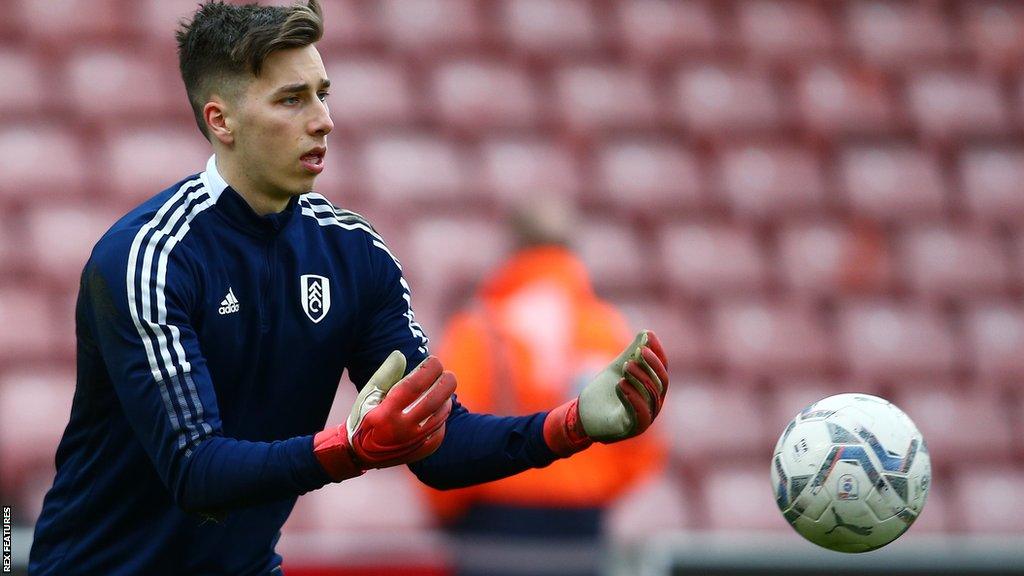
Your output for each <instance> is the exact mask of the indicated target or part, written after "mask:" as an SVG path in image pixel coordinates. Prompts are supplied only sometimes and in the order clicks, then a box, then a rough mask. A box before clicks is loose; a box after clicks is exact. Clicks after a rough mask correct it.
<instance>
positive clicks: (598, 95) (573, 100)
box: [555, 65, 660, 132]
mask: <svg viewBox="0 0 1024 576" xmlns="http://www.w3.org/2000/svg"><path fill="white" fill-rule="evenodd" d="M555 86H556V92H557V94H558V103H559V112H560V114H561V116H562V118H563V119H564V122H565V123H566V124H568V125H569V126H570V127H571V128H572V129H574V130H577V131H582V132H587V131H593V130H600V129H602V128H629V129H636V128H645V127H650V126H651V125H652V124H653V122H654V120H655V118H656V115H657V111H658V110H659V108H660V106H659V105H658V102H657V101H656V98H655V94H654V91H653V89H652V87H651V85H650V81H649V79H648V78H647V77H646V75H645V74H644V73H643V71H642V70H639V69H636V68H624V67H612V66H589V65H588V66H573V67H563V68H561V69H560V70H558V71H556V72H555Z"/></svg>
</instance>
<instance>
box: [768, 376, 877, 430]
mask: <svg viewBox="0 0 1024 576" xmlns="http://www.w3.org/2000/svg"><path fill="white" fill-rule="evenodd" d="M769 391H770V395H771V402H769V403H768V405H767V406H766V407H765V408H766V409H767V410H766V412H767V425H768V432H769V435H774V438H773V440H776V439H778V437H779V436H781V435H782V432H783V430H785V429H786V426H787V425H789V422H790V421H791V420H793V418H795V417H796V415H797V414H799V413H800V411H801V410H803V409H804V408H806V407H808V406H810V405H811V404H813V403H815V402H817V401H819V400H823V399H825V398H828V397H829V396H834V395H836V394H842V393H846V392H865V393H871V388H870V386H868V385H865V384H862V383H852V382H848V381H845V380H833V379H827V378H822V377H814V378H808V377H804V376H792V377H786V378H775V379H773V380H772V386H771V388H770V390H769Z"/></svg>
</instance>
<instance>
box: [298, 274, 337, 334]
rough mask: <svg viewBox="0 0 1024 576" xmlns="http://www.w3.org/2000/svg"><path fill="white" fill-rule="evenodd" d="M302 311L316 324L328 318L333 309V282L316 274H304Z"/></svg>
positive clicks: (302, 281)
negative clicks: (329, 311) (325, 317)
mask: <svg viewBox="0 0 1024 576" xmlns="http://www.w3.org/2000/svg"><path fill="white" fill-rule="evenodd" d="M301 284H302V309H303V310H305V312H306V316H308V317H309V319H310V320H312V321H313V323H314V324H316V323H317V322H320V321H321V320H323V319H324V316H327V311H328V310H330V309H331V281H330V280H328V279H327V278H324V277H323V276H317V275H316V274H303V275H302V277H301Z"/></svg>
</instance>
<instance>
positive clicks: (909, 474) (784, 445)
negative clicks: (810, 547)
mask: <svg viewBox="0 0 1024 576" xmlns="http://www.w3.org/2000/svg"><path fill="white" fill-rule="evenodd" d="M771 474H772V486H773V488H774V490H775V502H776V503H777V504H778V506H779V510H781V511H782V514H783V516H785V518H786V520H787V521H788V522H789V524H790V525H791V526H793V529H794V530H796V531H797V532H798V533H799V534H800V535H801V536H803V537H804V538H806V539H808V540H810V541H811V542H813V543H815V544H817V545H819V546H823V547H825V548H829V549H831V550H837V551H840V552H867V551H869V550H874V549H876V548H881V547H882V546H885V545H886V544H888V543H890V542H892V541H893V540H895V539H896V538H898V537H899V536H900V535H901V534H903V533H904V532H906V531H907V528H909V527H910V525H911V524H913V523H914V520H916V519H917V517H918V516H919V515H920V514H921V509H922V508H924V503H925V500H926V499H927V497H928V487H929V484H930V483H931V475H932V473H931V459H930V458H929V457H928V448H927V445H926V444H925V442H924V438H922V437H921V433H920V432H918V430H917V427H916V426H914V423H913V422H911V420H910V418H909V417H908V416H907V415H906V414H904V413H903V411H902V410H900V409H899V408H897V407H896V406H894V405H892V404H891V403H889V402H888V401H886V400H884V399H882V398H878V397H877V396H870V395H868V394H838V395H836V396H829V397H828V398H825V399H824V400H820V401H818V402H815V403H814V404H811V405H810V406H808V407H807V408H804V409H803V411H801V412H800V413H799V414H797V415H796V418H794V419H793V421H792V422H790V423H789V425H788V426H786V429H785V431H783V433H782V437H780V438H779V441H778V443H777V444H776V445H775V454H774V456H773V457H772V470H771Z"/></svg>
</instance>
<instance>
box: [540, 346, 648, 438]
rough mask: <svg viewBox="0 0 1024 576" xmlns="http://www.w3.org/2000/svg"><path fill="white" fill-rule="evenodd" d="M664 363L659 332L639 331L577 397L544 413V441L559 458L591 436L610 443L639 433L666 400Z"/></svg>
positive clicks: (645, 428)
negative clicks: (657, 333) (655, 333)
mask: <svg viewBox="0 0 1024 576" xmlns="http://www.w3.org/2000/svg"><path fill="white" fill-rule="evenodd" d="M666 364H667V362H666V360H665V351H664V349H662V347H661V342H659V341H658V337H657V336H655V335H654V332H651V331H650V330H644V331H641V332H640V333H638V334H637V335H636V338H634V339H633V342H632V343H631V344H630V345H629V346H627V347H626V349H625V350H623V351H622V353H621V354H619V356H618V357H617V358H616V359H615V360H613V361H612V363H611V364H609V365H608V367H606V368H605V369H604V370H602V371H601V373H600V374H598V375H597V377H596V378H594V379H593V380H592V381H590V383H589V384H587V386H586V387H585V388H584V389H583V391H582V392H581V393H580V395H579V397H578V398H576V399H575V400H572V401H571V402H567V403H565V404H563V405H561V406H559V407H558V408H555V409H554V410H552V411H551V412H549V413H548V415H547V417H545V419H544V440H545V442H547V445H548V446H549V447H550V448H551V450H552V451H553V452H554V453H555V454H557V455H559V456H561V457H563V458H564V457H566V456H570V455H572V454H574V453H576V452H579V451H580V450H583V449H585V448H587V447H589V446H590V445H591V444H593V443H594V441H597V442H602V443H604V444H611V443H612V442H618V441H620V440H625V439H626V438H632V437H633V436H637V435H639V434H641V433H643V432H644V431H645V430H647V428H649V427H650V425H651V423H652V422H653V421H654V419H655V418H656V417H657V416H658V413H659V412H660V411H661V406H662V404H663V403H664V402H665V393H666V392H667V391H668V371H667V370H666V368H665V366H666Z"/></svg>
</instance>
